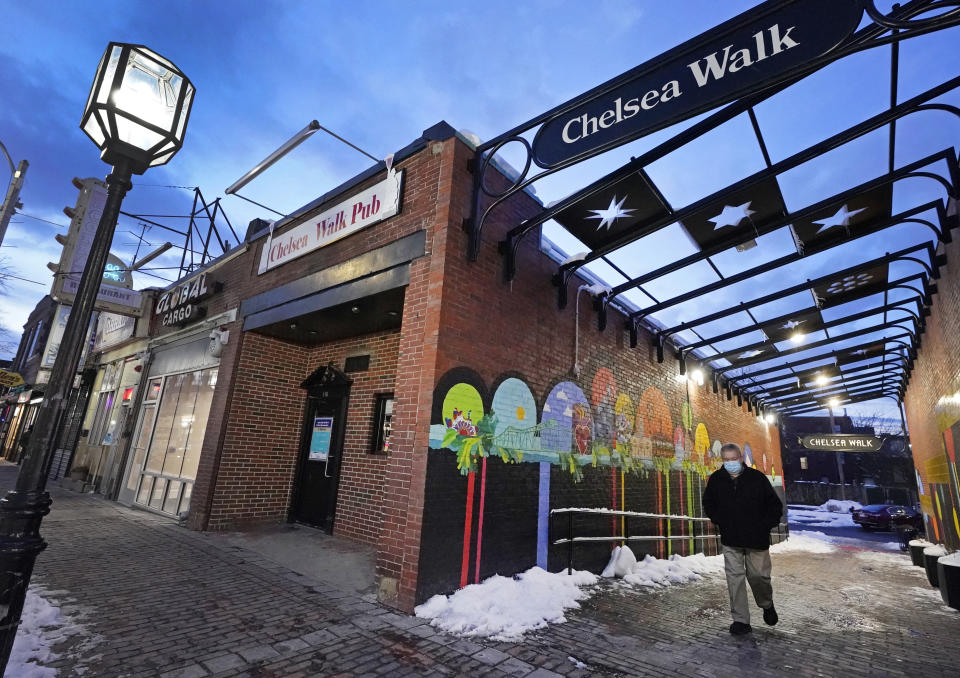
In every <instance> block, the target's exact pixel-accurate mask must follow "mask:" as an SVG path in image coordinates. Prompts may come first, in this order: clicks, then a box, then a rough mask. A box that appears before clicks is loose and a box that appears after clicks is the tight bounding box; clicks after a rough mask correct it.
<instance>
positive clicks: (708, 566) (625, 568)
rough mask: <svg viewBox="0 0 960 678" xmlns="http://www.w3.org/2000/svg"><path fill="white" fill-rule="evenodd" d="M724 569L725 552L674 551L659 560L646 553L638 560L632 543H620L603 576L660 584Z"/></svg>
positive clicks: (642, 584) (647, 584) (673, 582)
mask: <svg viewBox="0 0 960 678" xmlns="http://www.w3.org/2000/svg"><path fill="white" fill-rule="evenodd" d="M722 572H723V556H705V555H703V554H702V553H695V554H694V555H691V556H678V555H672V556H670V557H669V558H668V559H667V560H659V559H657V558H654V557H653V556H650V555H647V556H645V557H644V559H643V560H641V561H637V557H636V556H635V555H634V554H633V551H631V550H630V547H629V546H618V547H617V548H615V549H614V550H613V553H612V554H611V555H610V562H609V563H607V566H606V568H604V570H603V573H602V574H601V575H600V576H601V577H618V578H620V579H623V581H625V582H626V583H628V584H632V585H634V586H651V587H659V586H670V585H672V584H685V583H687V582H690V581H696V580H698V579H701V578H702V575H705V574H719V573H722Z"/></svg>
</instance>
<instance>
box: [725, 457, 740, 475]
mask: <svg viewBox="0 0 960 678" xmlns="http://www.w3.org/2000/svg"><path fill="white" fill-rule="evenodd" d="M723 468H725V469H727V473H729V474H731V475H736V474H738V473H740V469H742V468H743V464H741V463H740V461H739V460H736V459H734V460H733V461H725V462H723Z"/></svg>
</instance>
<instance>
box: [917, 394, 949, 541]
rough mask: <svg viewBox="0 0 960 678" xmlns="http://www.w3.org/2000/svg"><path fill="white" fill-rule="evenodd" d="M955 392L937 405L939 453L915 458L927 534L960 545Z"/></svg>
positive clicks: (918, 491) (930, 537)
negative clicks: (921, 458) (921, 459)
mask: <svg viewBox="0 0 960 678" xmlns="http://www.w3.org/2000/svg"><path fill="white" fill-rule="evenodd" d="M957 395H958V394H956V393H954V394H951V395H948V396H944V397H942V398H940V400H939V401H938V402H937V404H936V406H935V407H934V412H935V414H936V422H937V431H938V432H939V438H940V450H939V454H932V455H929V456H928V457H927V458H926V459H924V460H923V461H918V460H917V456H918V454H917V452H918V451H919V450H914V460H915V463H916V467H917V468H916V472H917V493H918V494H919V496H920V507H921V508H922V510H923V512H924V513H925V514H926V516H927V524H928V529H927V538H928V539H931V540H933V541H937V542H941V543H945V544H947V545H948V546H950V547H951V548H960V515H958V507H960V473H958V470H957V447H958V446H960V398H958V397H957Z"/></svg>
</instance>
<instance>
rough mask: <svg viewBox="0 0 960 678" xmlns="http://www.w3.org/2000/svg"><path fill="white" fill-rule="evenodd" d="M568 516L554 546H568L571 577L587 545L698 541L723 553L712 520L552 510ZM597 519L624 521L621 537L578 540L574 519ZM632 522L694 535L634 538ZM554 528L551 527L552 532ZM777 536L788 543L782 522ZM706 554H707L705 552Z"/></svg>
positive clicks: (634, 512) (556, 513)
mask: <svg viewBox="0 0 960 678" xmlns="http://www.w3.org/2000/svg"><path fill="white" fill-rule="evenodd" d="M564 514H565V515H566V516H567V536H566V537H564V538H561V539H555V540H554V541H553V542H552V544H553V545H554V546H563V545H566V546H567V573H568V574H570V573H572V572H573V550H574V547H575V546H576V545H577V544H586V543H598V542H620V545H621V546H623V545H625V544H626V543H627V542H671V541H689V540H693V541H697V540H700V541H702V542H703V543H704V546H705V547H706V545H707V544H713V546H714V547H715V549H716V551H715V553H720V535H719V534H717V533H716V532H713V531H712V528H711V526H712V525H713V523H712V522H711V521H710V519H709V518H699V517H696V516H679V515H674V514H669V513H644V512H641V511H614V510H611V509H595V508H594V509H590V508H557V509H551V511H550V516H551V517H553V516H556V515H564ZM578 514H580V515H593V516H597V517H604V518H606V517H611V518H617V517H621V518H623V520H622V521H621V530H620V531H621V534H619V535H611V536H606V537H577V536H574V533H573V532H574V530H573V518H574V516H575V515H578ZM630 518H643V519H648V520H650V519H652V520H666V521H667V532H670V531H671V530H670V527H671V526H672V524H673V522H674V521H682V522H684V523H689V524H690V534H687V535H681V536H679V537H674V536H664V535H659V534H657V535H650V534H646V535H637V534H635V535H631V534H630ZM698 524H699V525H701V527H702V533H701V534H699V535H698V534H697V525H698ZM552 527H553V526H552V525H551V528H552ZM770 532H771V534H773V533H774V530H770ZM775 532H776V535H777V541H776V543H778V544H779V543H780V542H781V541H784V540H785V539H786V538H787V537H788V536H789V532H788V528H787V526H786V524H785V523H783V522H781V523H779V524H778V525H777V527H776V528H775ZM704 553H706V550H704Z"/></svg>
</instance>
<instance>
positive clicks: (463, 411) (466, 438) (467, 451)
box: [442, 383, 486, 588]
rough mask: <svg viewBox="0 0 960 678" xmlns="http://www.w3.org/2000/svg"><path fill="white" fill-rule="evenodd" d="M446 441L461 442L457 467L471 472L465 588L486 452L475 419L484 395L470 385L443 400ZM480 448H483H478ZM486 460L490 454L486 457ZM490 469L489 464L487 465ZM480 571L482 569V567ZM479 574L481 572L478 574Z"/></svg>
mask: <svg viewBox="0 0 960 678" xmlns="http://www.w3.org/2000/svg"><path fill="white" fill-rule="evenodd" d="M442 411H443V422H444V424H445V426H446V429H447V430H446V433H445V435H444V442H447V441H449V443H450V444H456V445H457V449H458V451H457V467H458V468H459V469H460V471H461V473H463V472H464V471H466V473H467V502H466V513H465V515H464V519H463V560H462V565H461V568H460V586H461V588H462V587H464V586H466V585H467V584H468V583H469V580H468V578H469V575H470V545H471V540H472V535H473V500H474V492H475V487H476V455H477V454H480V453H482V443H481V441H480V437H479V435H478V433H479V428H478V426H477V423H475V422H474V419H473V417H474V416H476V417H477V419H478V420H479V419H481V418H482V417H483V398H481V397H480V393H479V391H477V389H476V388H474V387H473V386H471V385H470V384H462V383H461V384H456V385H455V386H453V387H452V388H451V389H450V390H449V391H447V395H446V397H444V399H443V410H442ZM478 447H479V448H480V449H479V450H477V449H475V448H478ZM483 462H486V457H485V456H484V457H483ZM483 469H484V470H486V467H485V466H484V467H483ZM480 520H481V521H482V520H483V517H482V513H481V517H480ZM478 570H479V568H478ZM477 574H478V575H479V572H478V573H477Z"/></svg>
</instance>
